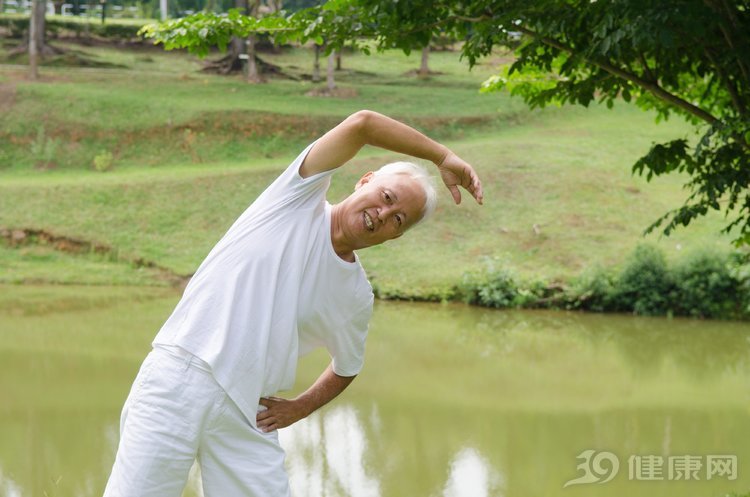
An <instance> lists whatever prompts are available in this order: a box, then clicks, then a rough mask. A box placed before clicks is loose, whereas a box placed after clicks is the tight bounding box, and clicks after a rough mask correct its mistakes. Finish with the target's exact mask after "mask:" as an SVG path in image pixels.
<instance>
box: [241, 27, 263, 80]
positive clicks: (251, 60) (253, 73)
mask: <svg viewBox="0 0 750 497" xmlns="http://www.w3.org/2000/svg"><path fill="white" fill-rule="evenodd" d="M245 53H246V54H247V82H248V83H261V82H262V81H261V77H260V71H259V70H258V64H257V62H256V60H255V35H250V36H248V37H247V51H246V52H245Z"/></svg>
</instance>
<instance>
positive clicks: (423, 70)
mask: <svg viewBox="0 0 750 497" xmlns="http://www.w3.org/2000/svg"><path fill="white" fill-rule="evenodd" d="M429 60H430V44H429V43H428V44H427V45H425V46H424V47H422V57H421V62H420V64H419V71H417V76H419V77H420V78H427V77H429V76H430V65H429Z"/></svg>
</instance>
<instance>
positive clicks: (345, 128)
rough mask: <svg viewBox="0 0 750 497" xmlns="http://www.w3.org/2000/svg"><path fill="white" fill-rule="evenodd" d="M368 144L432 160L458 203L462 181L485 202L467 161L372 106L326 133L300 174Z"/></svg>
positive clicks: (334, 163)
mask: <svg viewBox="0 0 750 497" xmlns="http://www.w3.org/2000/svg"><path fill="white" fill-rule="evenodd" d="M365 145H373V146H375V147H380V148H384V149H386V150H390V151H393V152H397V153H401V154H407V155H411V156H412V157H418V158H420V159H426V160H429V161H432V162H433V163H435V164H436V165H437V166H438V169H439V170H440V176H441V178H442V180H443V182H444V183H445V185H446V186H447V187H448V189H449V190H450V191H451V194H452V195H453V199H454V201H455V202H456V203H457V204H458V203H460V202H461V194H460V192H459V190H458V186H459V185H460V186H462V187H463V188H465V189H466V190H468V191H469V192H470V193H471V194H472V196H473V197H474V198H475V199H476V201H477V202H479V203H480V204H481V203H482V183H481V181H479V177H478V176H477V174H476V172H475V171H474V169H473V168H472V167H471V166H470V165H469V164H468V163H467V162H465V161H464V160H462V159H461V158H460V157H458V156H457V155H456V154H454V153H453V152H452V151H451V150H450V149H448V147H446V146H444V145H441V144H440V143H438V142H436V141H434V140H432V139H430V138H428V137H427V136H425V135H423V134H422V133H420V132H419V131H417V130H415V129H414V128H412V127H410V126H407V125H406V124H404V123H401V122H398V121H396V120H394V119H391V118H390V117H387V116H384V115H383V114H379V113H377V112H373V111H369V110H361V111H359V112H356V113H354V114H352V115H351V116H349V117H347V118H346V119H345V120H344V121H343V122H342V123H341V124H339V125H338V126H336V127H335V128H333V129H332V130H330V131H329V132H328V133H326V134H325V135H323V136H322V137H321V138H320V139H319V140H318V141H317V142H316V143H315V145H314V146H313V148H312V149H311V150H310V152H309V153H308V155H307V157H306V158H305V160H304V162H303V163H302V166H301V167H300V174H301V175H302V177H308V176H312V175H315V174H318V173H321V172H323V171H328V170H331V169H336V168H338V167H341V166H343V165H344V164H346V163H347V162H348V161H349V160H350V159H352V158H353V157H354V156H355V155H357V153H358V152H359V151H360V149H361V148H362V147H364V146H365Z"/></svg>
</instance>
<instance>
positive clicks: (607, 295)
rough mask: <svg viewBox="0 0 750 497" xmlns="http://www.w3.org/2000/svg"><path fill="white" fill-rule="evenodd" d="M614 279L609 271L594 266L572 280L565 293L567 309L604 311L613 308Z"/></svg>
mask: <svg viewBox="0 0 750 497" xmlns="http://www.w3.org/2000/svg"><path fill="white" fill-rule="evenodd" d="M614 293H615V281H614V278H613V276H612V275H611V273H609V272H607V271H605V270H604V269H602V268H594V269H593V270H591V271H589V272H587V273H584V274H583V275H582V276H581V277H580V278H578V279H576V280H575V281H574V282H573V285H572V288H571V290H570V292H568V295H567V300H568V303H567V307H568V309H582V310H587V311H595V312H604V311H609V310H613V308H614V306H615V304H614Z"/></svg>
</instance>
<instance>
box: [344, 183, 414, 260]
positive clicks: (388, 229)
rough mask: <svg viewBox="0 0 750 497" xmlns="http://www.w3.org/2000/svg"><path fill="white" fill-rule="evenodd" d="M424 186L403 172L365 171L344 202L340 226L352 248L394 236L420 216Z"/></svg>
mask: <svg viewBox="0 0 750 497" xmlns="http://www.w3.org/2000/svg"><path fill="white" fill-rule="evenodd" d="M425 201H426V198H425V194H424V190H423V189H422V187H421V186H420V185H419V183H417V182H416V181H415V180H414V179H412V178H411V177H410V176H408V175H406V174H384V175H380V176H375V175H373V174H372V173H367V174H366V175H364V176H363V177H362V179H360V180H359V182H358V183H357V186H356V187H355V190H354V193H352V194H351V195H350V196H349V197H348V198H347V199H346V200H345V202H344V204H345V205H346V209H345V210H344V216H342V219H341V229H342V230H343V232H344V233H345V235H346V236H347V238H348V239H349V240H352V241H353V245H354V246H355V249H356V248H365V247H371V246H373V245H378V244H380V243H383V242H385V241H388V240H392V239H394V238H398V237H399V236H401V235H403V234H404V232H405V231H406V230H407V229H409V228H410V227H411V226H413V225H414V224H415V223H417V222H418V221H419V220H420V219H421V218H422V209H423V208H424V204H425Z"/></svg>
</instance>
